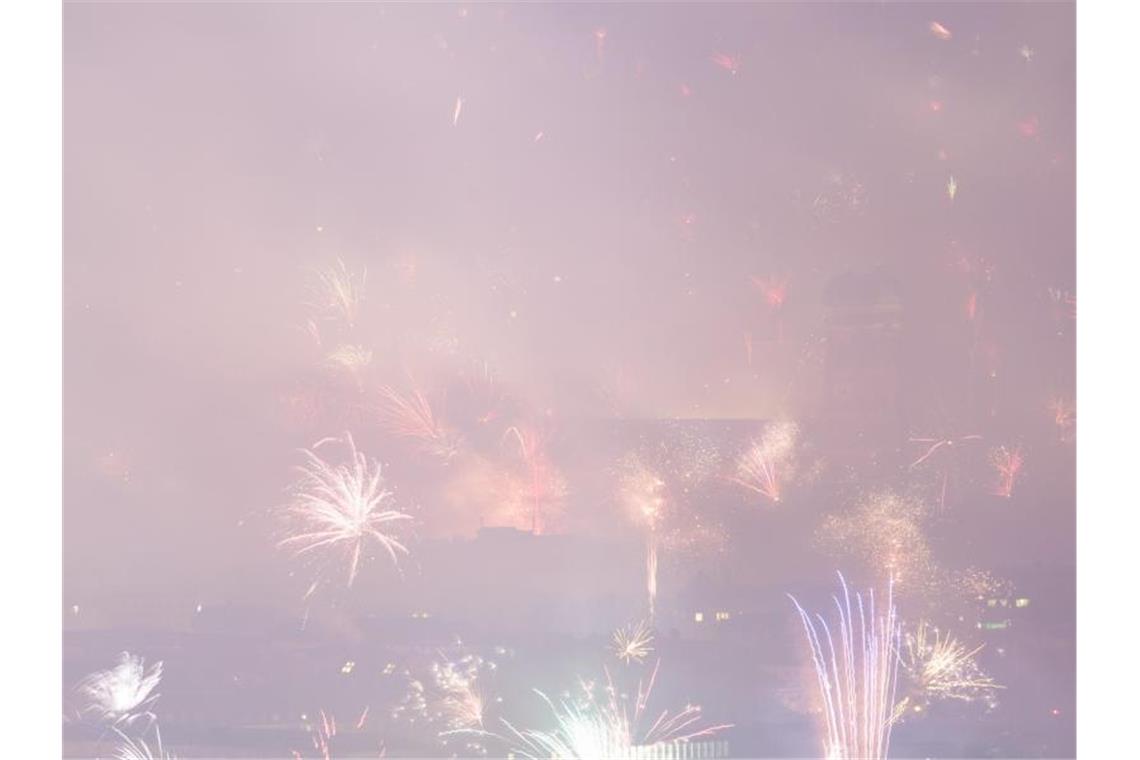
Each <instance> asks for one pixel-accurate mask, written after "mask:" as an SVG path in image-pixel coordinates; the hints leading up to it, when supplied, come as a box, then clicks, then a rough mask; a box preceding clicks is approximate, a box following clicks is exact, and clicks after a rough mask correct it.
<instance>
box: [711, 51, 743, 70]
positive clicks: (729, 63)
mask: <svg viewBox="0 0 1140 760" xmlns="http://www.w3.org/2000/svg"><path fill="white" fill-rule="evenodd" d="M709 60H710V61H712V62H713V63H715V64H716V65H717V66H720V67H721V68H722V69H724V70H725V71H727V72H728V73H729V74H732V75H735V74H736V72H738V71H740V58H739V57H736V56H731V55H727V54H726V53H713V54H712V55H711V56H709Z"/></svg>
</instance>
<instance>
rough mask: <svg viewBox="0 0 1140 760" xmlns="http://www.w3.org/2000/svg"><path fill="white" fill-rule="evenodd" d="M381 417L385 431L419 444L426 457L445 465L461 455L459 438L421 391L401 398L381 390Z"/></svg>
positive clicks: (392, 392) (391, 391)
mask: <svg viewBox="0 0 1140 760" xmlns="http://www.w3.org/2000/svg"><path fill="white" fill-rule="evenodd" d="M379 394H380V402H379V406H378V410H377V411H378V413H379V416H380V422H381V425H382V426H383V428H384V430H386V431H387V432H388V433H390V434H391V435H394V436H397V437H400V438H407V439H410V440H412V441H414V442H415V444H416V446H417V448H419V449H420V450H421V451H423V452H424V453H427V454H430V455H432V456H435V457H438V458H440V459H442V460H444V461H450V460H451V459H454V458H455V456H456V455H458V453H459V448H460V444H461V441H460V438H459V435H458V434H457V433H456V432H455V431H453V430H451V429H450V428H449V427H448V426H447V425H445V424H444V422H443V420H442V416H441V415H440V414H439V413H437V412H436V410H435V409H434V408H433V407H432V404H431V401H430V400H429V399H428V397H427V394H425V393H423V392H422V391H420V390H418V389H413V390H412V391H411V392H410V393H407V394H401V393H400V392H399V391H396V390H395V389H393V388H390V387H388V386H384V387H382V388H380V391H379Z"/></svg>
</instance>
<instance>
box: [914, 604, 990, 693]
mask: <svg viewBox="0 0 1140 760" xmlns="http://www.w3.org/2000/svg"><path fill="white" fill-rule="evenodd" d="M904 644H905V646H903V647H902V650H901V657H902V666H903V670H904V671H905V672H906V675H907V677H908V679H909V680H910V682H911V685H912V688H913V693H914V697H913V699H914V700H915V702H916V703H917V704H925V703H928V702H930V701H931V700H935V699H954V700H960V701H963V702H973V701H975V700H978V699H985V700H987V701H989V700H992V699H993V695H994V692H995V691H996V690H998V689H1000V688H1002V687H1001V686H1000V685H998V684H997V682H995V681H994V679H993V678H991V677H990V676H989V675H987V674H986V673H984V672H983V671H982V669H981V668H980V667H979V666H978V662H977V654H978V653H979V652H981V651H982V649H983V648H984V645H979V646H977V647H974V648H973V649H971V648H970V647H968V646H967V645H965V644H963V643H962V642H960V641H958V640H957V639H955V638H954V637H953V636H951V635H950V634H949V633H947V634H942V633H940V632H939V631H938V629H937V628H935V627H934V626H932V625H930V624H929V623H928V622H926V621H925V620H924V621H922V622H921V623H919V624H918V626H916V627H915V629H914V630H913V631H909V632H908V633H907V634H906V637H905V638H904ZM909 699H910V698H909V697H908V700H909Z"/></svg>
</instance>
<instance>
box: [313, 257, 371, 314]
mask: <svg viewBox="0 0 1140 760" xmlns="http://www.w3.org/2000/svg"><path fill="white" fill-rule="evenodd" d="M315 274H316V276H315V278H314V280H313V283H312V288H311V291H312V295H311V298H312V300H311V302H310V303H309V306H310V307H311V308H312V309H313V310H314V311H315V312H316V314H317V316H318V317H320V318H322V319H333V320H339V321H341V322H344V324H345V325H347V326H348V327H352V326H353V325H355V324H356V319H357V317H358V316H359V312H360V302H361V301H362V300H363V298H364V282H365V279H366V277H367V274H368V273H367V272H366V271H361V273H360V274H359V275H357V274H356V273H354V272H351V271H350V270H349V269H348V267H347V266H346V265H345V263H344V261H342V260H341V259H337V260H336V263H335V264H333V265H331V266H327V267H322V268H320V269H317V270H316V273H315Z"/></svg>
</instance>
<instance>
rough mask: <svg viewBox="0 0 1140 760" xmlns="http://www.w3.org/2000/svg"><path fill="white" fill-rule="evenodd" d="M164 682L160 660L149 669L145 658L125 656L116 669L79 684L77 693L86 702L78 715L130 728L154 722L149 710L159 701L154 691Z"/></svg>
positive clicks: (120, 657)
mask: <svg viewBox="0 0 1140 760" xmlns="http://www.w3.org/2000/svg"><path fill="white" fill-rule="evenodd" d="M161 680H162V661H161V660H160V661H158V662H156V663H154V664H153V665H151V666H150V667H147V665H146V661H145V660H144V659H143V658H142V657H138V656H136V655H132V654H130V653H129V652H123V653H122V654H120V655H119V662H118V664H117V665H115V667H113V668H111V669H109V670H100V671H97V672H95V673H92V674H90V675H89V676H87V677H86V678H84V679H83V680H82V681H80V682H79V685H78V686H77V687H76V691H77V692H78V693H79V696H80V698H81V699H82V700H83V704H82V706H81V707H80V710H79V712H80V714H81V715H85V716H92V717H94V718H95V719H97V720H99V721H103V722H106V723H110V724H111V725H113V726H121V725H122V726H129V725H131V724H133V723H134V722H136V721H138V720H146V721H148V722H153V721H154V713H153V712H151V709H150V708H151V707H152V706H153V705H154V703H155V701H156V700H157V699H158V694H157V693H156V692H155V689H157V688H158V684H159V681H161Z"/></svg>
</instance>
